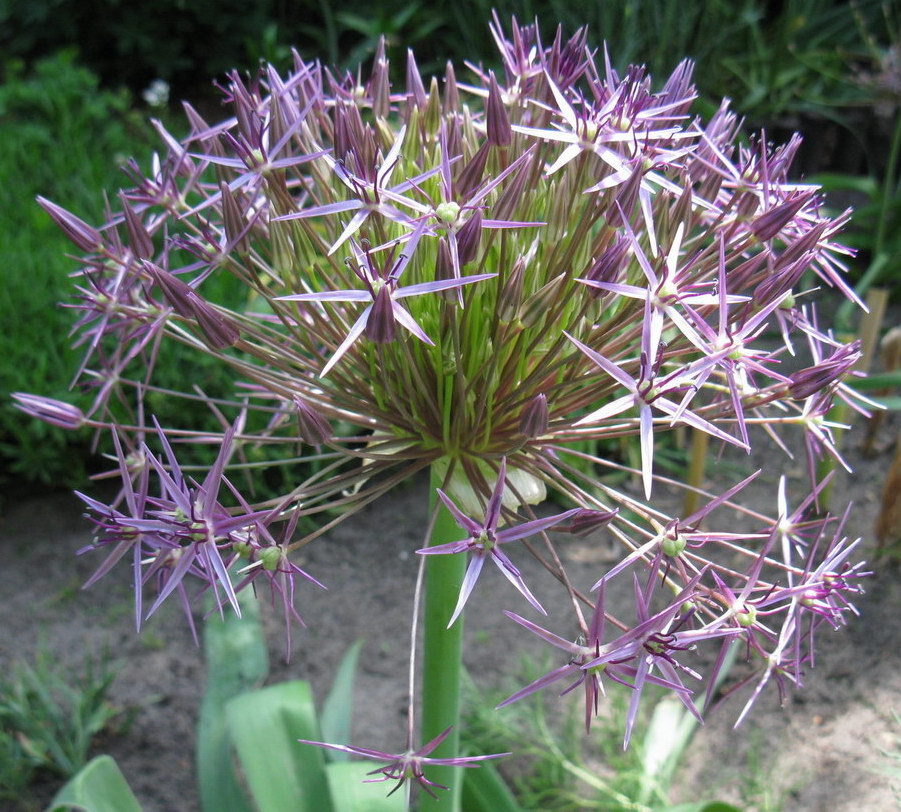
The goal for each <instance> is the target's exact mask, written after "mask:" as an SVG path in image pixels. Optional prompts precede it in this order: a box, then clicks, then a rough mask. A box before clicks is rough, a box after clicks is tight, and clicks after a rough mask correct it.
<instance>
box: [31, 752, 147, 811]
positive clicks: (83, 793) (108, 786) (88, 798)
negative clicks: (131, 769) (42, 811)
mask: <svg viewBox="0 0 901 812" xmlns="http://www.w3.org/2000/svg"><path fill="white" fill-rule="evenodd" d="M68 809H78V810H82V811H83V812H141V805H140V804H139V803H138V799H137V798H135V796H134V793H133V792H132V791H131V788H130V787H129V786H128V782H127V781H126V780H125V776H124V775H122V771H121V770H120V769H119V765H118V764H116V762H115V761H113V759H112V758H110V757H109V756H97V758H95V759H92V760H91V761H89V762H88V763H87V764H86V765H85V766H84V767H83V768H82V769H81V770H80V771H79V772H78V773H76V774H75V775H74V776H73V777H72V779H71V780H70V781H69V782H68V783H67V784H66V785H65V786H64V787H63V788H62V789H61V790H60V791H59V792H58V793H57V794H56V797H55V798H54V799H53V801H52V802H51V803H50V806H49V807H47V812H58V810H59V811H60V812H61V811H62V810H68Z"/></svg>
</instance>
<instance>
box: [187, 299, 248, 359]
mask: <svg viewBox="0 0 901 812" xmlns="http://www.w3.org/2000/svg"><path fill="white" fill-rule="evenodd" d="M192 305H193V307H192V309H193V312H194V321H196V322H197V326H198V327H199V328H200V331H201V332H202V333H203V335H204V337H205V338H206V342H207V344H209V345H210V346H211V347H212V348H213V349H214V350H224V349H225V348H226V347H231V346H233V345H234V344H235V342H236V341H237V340H238V338H239V337H240V333H239V332H238V329H237V328H236V327H235V325H234V324H232V323H231V321H229V320H228V319H227V318H225V316H223V315H222V314H221V313H220V312H219V311H218V310H216V309H215V308H214V307H213V306H212V305H211V304H210V303H209V302H206V301H204V300H203V299H201V298H200V297H199V296H198V295H197V294H196V293H195V294H194V296H193V298H192Z"/></svg>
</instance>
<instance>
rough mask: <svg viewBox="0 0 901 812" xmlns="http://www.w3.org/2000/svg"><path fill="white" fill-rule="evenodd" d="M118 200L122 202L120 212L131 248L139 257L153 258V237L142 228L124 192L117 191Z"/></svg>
mask: <svg viewBox="0 0 901 812" xmlns="http://www.w3.org/2000/svg"><path fill="white" fill-rule="evenodd" d="M119 200H120V202H121V203H122V213H123V215H124V216H125V228H126V230H127V231H128V241H129V245H130V246H131V250H132V251H133V252H134V255H135V256H136V257H139V258H140V259H153V239H152V238H151V236H150V234H148V233H147V229H146V228H144V224H143V223H142V222H141V218H140V217H138V215H137V214H135V211H134V209H132V207H131V206H129V205H128V200H127V199H126V197H125V194H124V193H122V192H119Z"/></svg>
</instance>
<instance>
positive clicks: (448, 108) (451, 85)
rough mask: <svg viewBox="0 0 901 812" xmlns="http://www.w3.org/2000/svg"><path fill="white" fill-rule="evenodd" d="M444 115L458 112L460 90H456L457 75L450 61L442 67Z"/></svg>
mask: <svg viewBox="0 0 901 812" xmlns="http://www.w3.org/2000/svg"><path fill="white" fill-rule="evenodd" d="M443 112H444V114H445V115H449V114H450V113H459V112H460V92H459V91H458V90H457V75H456V74H455V73H454V66H453V64H451V63H450V62H448V63H447V67H446V68H445V69H444V107H443Z"/></svg>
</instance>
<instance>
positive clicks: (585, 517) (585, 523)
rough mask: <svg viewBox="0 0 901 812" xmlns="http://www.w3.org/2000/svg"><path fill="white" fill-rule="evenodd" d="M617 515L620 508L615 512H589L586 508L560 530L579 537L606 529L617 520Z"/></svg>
mask: <svg viewBox="0 0 901 812" xmlns="http://www.w3.org/2000/svg"><path fill="white" fill-rule="evenodd" d="M617 513H619V509H618V508H617V509H615V510H588V509H587V508H586V509H583V510H580V511H579V512H578V513H576V515H575V516H573V517H572V519H571V520H570V522H569V523H568V524H565V525H562V526H561V527H560V529H561V530H563V531H564V532H568V533H573V534H574V535H577V536H582V535H586V534H587V533H591V532H592V531H594V530H598V529H600V528H601V527H606V526H607V525H608V524H610V522H612V521H613V520H614V519H615V518H616V515H617Z"/></svg>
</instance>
